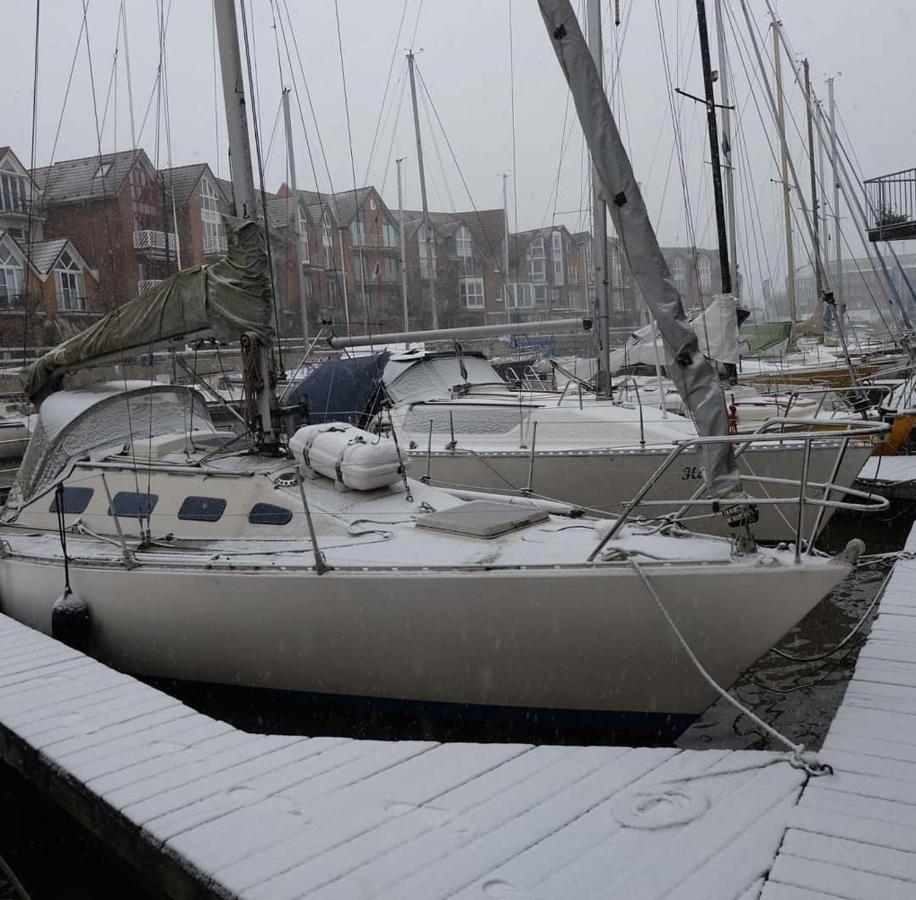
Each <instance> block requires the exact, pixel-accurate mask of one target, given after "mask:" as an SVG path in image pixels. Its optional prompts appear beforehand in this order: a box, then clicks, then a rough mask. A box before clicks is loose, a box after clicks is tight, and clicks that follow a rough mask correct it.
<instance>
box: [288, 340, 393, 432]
mask: <svg viewBox="0 0 916 900" xmlns="http://www.w3.org/2000/svg"><path fill="white" fill-rule="evenodd" d="M389 356H391V354H390V353H389V352H388V351H387V350H383V351H382V352H380V353H373V354H372V355H370V356H357V357H341V358H340V359H329V360H327V362H323V363H322V364H321V365H320V366H318V367H317V368H316V369H314V370H313V371H312V372H309V374H308V375H307V376H306V377H305V378H304V379H303V380H302V382H301V383H300V384H298V385H297V386H296V387H295V388H293V389H292V390H291V391H290V392H289V393H288V394H287V395H286V397H285V398H284V403H285V404H288V405H290V406H294V405H297V404H298V403H299V401H300V399H301V398H303V397H307V398H308V422H309V424H310V425H323V424H324V423H326V422H348V423H350V424H351V425H355V426H356V427H357V428H365V427H366V424H367V423H368V422H369V420H370V419H371V418H372V417H373V416H374V415H375V414H376V413H377V412H378V409H379V406H380V404H381V402H382V400H383V399H384V387H383V385H382V375H383V374H384V372H385V366H386V364H387V363H388V357H389Z"/></svg>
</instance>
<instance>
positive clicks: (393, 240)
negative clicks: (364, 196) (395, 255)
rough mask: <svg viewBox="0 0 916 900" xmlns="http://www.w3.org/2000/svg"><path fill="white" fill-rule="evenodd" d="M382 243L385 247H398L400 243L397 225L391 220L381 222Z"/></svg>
mask: <svg viewBox="0 0 916 900" xmlns="http://www.w3.org/2000/svg"><path fill="white" fill-rule="evenodd" d="M382 243H383V244H384V245H385V246H386V247H398V246H400V243H401V235H400V233H399V232H398V226H397V225H393V224H392V223H391V222H388V221H385V222H383V223H382Z"/></svg>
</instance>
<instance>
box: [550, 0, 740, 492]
mask: <svg viewBox="0 0 916 900" xmlns="http://www.w3.org/2000/svg"><path fill="white" fill-rule="evenodd" d="M538 3H539V5H540V9H541V15H542V16H543V18H544V24H545V25H546V26H547V32H548V34H549V35H550V38H551V42H552V43H553V48H554V50H555V51H556V54H557V59H558V60H559V63H560V68H561V69H562V70H563V74H564V75H565V76H566V80H567V82H568V83H569V89H570V91H571V92H572V95H573V100H574V101H575V104H576V112H577V113H578V116H579V122H580V123H581V125H582V131H583V132H584V134H585V139H586V141H587V142H588V148H589V152H590V153H591V157H592V162H593V163H594V166H595V170H596V172H597V173H598V176H599V178H600V179H601V182H602V187H603V189H604V196H605V197H607V198H608V209H609V210H610V213H611V216H612V218H613V221H614V226H615V227H616V229H617V235H618V237H619V239H620V241H621V243H622V245H623V248H624V252H625V253H626V256H627V261H628V262H629V265H630V270H631V271H632V273H633V278H634V280H635V281H636V284H637V286H638V287H639V290H640V292H641V293H642V296H643V297H644V298H645V300H646V303H647V304H648V305H649V308H650V309H651V310H652V314H653V315H654V317H655V321H656V323H657V324H658V329H659V332H660V333H661V336H662V339H663V341H664V344H665V350H666V356H667V364H666V368H667V371H668V376H669V377H670V378H671V379H672V381H674V384H675V386H676V387H677V389H678V392H679V393H680V395H681V397H683V399H684V402H685V403H686V405H687V407H688V408H689V409H690V412H691V414H692V415H693V418H694V420H695V422H696V426H697V430H698V431H699V433H700V434H701V435H704V436H715V435H725V434H728V414H727V413H726V410H725V400H724V398H723V395H722V390H721V388H720V387H719V383H718V379H717V378H716V375H715V372H714V371H713V369H712V366H710V364H709V363H708V362H707V361H706V360H705V359H704V358H703V354H702V353H701V351H700V348H699V344H698V342H697V336H696V333H695V332H694V331H693V329H691V327H690V326H689V325H688V323H687V319H686V317H685V315H684V307H683V304H682V303H681V297H680V294H679V293H678V290H677V288H676V287H675V284H674V281H673V279H672V278H671V273H670V272H669V271H668V265H667V263H666V262H665V258H664V257H663V256H662V253H661V250H660V248H659V245H658V238H657V237H656V235H655V232H654V231H653V229H652V223H651V221H650V220H649V216H648V214H647V212H646V206H645V203H644V202H643V198H642V194H641V192H640V190H639V185H638V184H637V182H636V178H635V176H634V174H633V167H632V166H631V164H630V160H629V158H628V157H627V153H626V150H625V148H624V146H623V142H622V141H621V139H620V133H619V131H618V130H617V123H616V122H615V121H614V116H613V115H612V113H611V108H610V106H609V105H608V102H607V97H606V96H605V93H604V88H603V86H602V84H601V79H600V78H599V76H598V70H597V69H596V68H595V63H594V61H593V60H592V58H591V55H590V54H589V52H588V46H587V44H586V42H585V38H584V37H583V35H582V29H581V28H580V27H579V22H578V20H577V19H576V14H575V13H574V12H573V9H572V5H571V4H570V3H569V0H538ZM703 450H704V463H705V465H706V476H707V477H706V484H707V490H708V492H709V494H710V495H711V496H713V497H724V496H727V495H729V494H734V493H735V492H736V491H737V490H738V489H739V487H740V481H739V477H738V472H737V468H736V466H735V456H734V452H733V450H732V447H731V445H730V444H707V445H704V448H703Z"/></svg>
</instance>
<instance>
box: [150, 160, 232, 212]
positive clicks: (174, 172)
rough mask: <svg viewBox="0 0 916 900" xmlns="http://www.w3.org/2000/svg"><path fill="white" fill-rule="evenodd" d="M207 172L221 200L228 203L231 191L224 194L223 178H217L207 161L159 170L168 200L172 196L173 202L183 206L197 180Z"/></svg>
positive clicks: (192, 191)
mask: <svg viewBox="0 0 916 900" xmlns="http://www.w3.org/2000/svg"><path fill="white" fill-rule="evenodd" d="M207 173H209V177H210V181H211V183H213V184H214V186H215V187H216V189H217V190H218V191H219V192H220V193H221V194H222V195H223V200H224V201H225V202H226V203H227V204H228V203H229V202H230V199H231V196H232V194H231V192H230V194H229V195H228V196H226V192H225V190H224V188H223V179H221V178H217V177H216V176H215V175H214V174H213V171H212V169H211V168H210V166H208V165H207V163H191V164H190V165H187V166H173V167H172V168H171V169H160V170H159V174H160V175H161V176H162V178H163V181H164V182H165V189H166V193H167V194H168V195H169V200H170V201H171V199H172V197H173V196H174V199H175V203H176V204H177V205H178V206H184V204H186V203H187V202H188V200H189V199H190V197H191V194H193V193H194V189H195V188H196V187H197V184H198V182H199V181H200V179H201V178H202V177H203V175H204V174H207Z"/></svg>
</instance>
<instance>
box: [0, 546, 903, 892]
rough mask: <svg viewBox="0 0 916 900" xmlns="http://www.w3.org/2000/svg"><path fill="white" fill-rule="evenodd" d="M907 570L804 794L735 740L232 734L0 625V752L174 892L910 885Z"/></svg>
mask: <svg viewBox="0 0 916 900" xmlns="http://www.w3.org/2000/svg"><path fill="white" fill-rule="evenodd" d="M908 550H910V551H916V530H914V535H911V538H910V541H909V544H908ZM914 576H916V562H914V561H910V560H902V561H900V562H899V563H898V564H897V567H896V570H895V572H894V576H893V580H892V581H891V582H890V584H889V586H888V588H887V592H886V594H885V597H884V599H883V601H882V606H881V614H880V617H879V618H878V620H877V622H876V624H875V627H874V629H873V631H872V635H871V637H870V639H869V642H868V645H867V646H866V647H865V648H864V649H863V651H862V654H861V657H860V660H859V664H858V667H857V670H856V674H855V678H854V679H853V681H852V682H851V684H850V686H849V690H848V692H847V695H846V698H845V700H844V702H843V705H842V707H841V708H840V710H839V712H838V714H837V718H836V721H835V722H834V725H833V727H832V729H831V731H830V734H829V737H828V739H827V743H826V745H825V748H824V751H823V753H822V757H823V758H824V759H825V760H826V761H827V762H830V763H831V764H832V765H833V766H834V767H835V768H836V774H835V775H833V776H824V777H821V778H815V779H812V780H810V781H809V782H808V784H807V786H805V784H804V782H805V778H804V775H803V773H801V772H800V771H798V770H796V769H794V768H792V767H790V766H789V765H788V764H787V763H786V762H785V761H784V759H783V758H782V757H781V756H780V755H779V754H775V753H763V752H755V751H740V752H735V751H719V750H707V751H688V750H677V749H646V748H623V747H549V746H542V747H531V746H525V745H505V744H491V745H471V744H437V743H433V742H418V741H404V742H382V741H358V740H352V739H342V738H333V737H319V738H306V737H286V736H263V735H254V734H248V733H244V732H241V731H239V730H237V729H235V728H233V727H232V726H230V725H227V724H225V723H223V722H219V721H217V720H214V719H211V718H209V717H207V716H205V715H202V714H200V713H197V712H195V711H194V710H192V709H190V708H189V707H187V706H185V705H183V704H182V703H181V702H179V701H178V700H175V699H173V698H172V697H170V696H168V695H166V694H163V693H161V692H159V691H157V690H155V689H153V688H151V687H148V686H147V685H145V684H142V683H140V682H138V681H136V680H134V679H132V678H130V677H128V676H126V675H122V674H120V673H117V672H115V671H113V670H111V669H109V668H107V667H106V666H104V665H102V664H100V663H98V662H96V661H94V660H92V659H90V658H88V657H85V656H83V655H82V654H80V653H78V652H76V651H74V650H71V649H69V648H68V647H65V646H63V645H62V644H59V643H57V642H55V641H53V640H51V639H49V638H48V637H46V636H44V635H42V634H40V633H38V632H35V631H32V630H30V629H29V628H26V627H25V626H23V625H21V624H19V623H18V622H15V621H13V620H12V619H9V618H7V617H5V616H2V615H0V756H2V757H3V759H4V760H5V761H6V762H7V763H9V764H11V765H13V766H14V767H15V768H17V769H18V770H20V771H22V772H24V773H25V774H26V776H27V777H29V778H30V779H31V780H32V781H33V782H34V783H36V784H37V785H38V786H39V788H41V789H42V790H44V791H46V792H47V793H49V794H50V795H51V796H53V797H54V798H55V799H56V800H57V801H58V802H59V803H60V804H61V805H62V806H64V808H66V809H67V810H68V811H69V812H70V813H71V814H72V815H74V816H75V817H76V818H77V819H78V820H79V821H80V822H81V823H82V824H83V825H84V826H85V827H86V828H88V829H89V830H91V831H93V832H95V833H96V834H97V835H99V836H100V837H101V838H102V839H103V840H105V841H106V842H107V843H108V844H109V846H111V848H112V850H113V852H116V853H118V854H119V855H121V856H122V857H124V858H125V859H127V860H128V861H129V862H130V863H131V864H132V865H134V866H136V867H138V868H140V869H142V870H143V871H144V873H145V874H146V875H147V877H149V878H150V879H152V881H153V882H154V883H153V887H154V888H157V889H158V890H160V891H162V892H163V893H166V894H169V895H172V896H187V897H190V896H195V897H199V896H219V897H229V896H243V897H251V898H270V900H273V898H287V897H289V898H294V897H306V896H307V897H320V898H351V897H353V898H357V897H358V898H363V897H370V896H371V897H389V898H401V897H411V898H444V897H460V898H467V900H471V898H480V900H491V898H498V897H504V898H508V897H517V898H537V900H547V898H557V900H560V898H564V900H565V898H568V897H583V898H584V897H589V898H591V897H607V898H617V897H626V898H628V900H630V898H637V900H638V898H657V900H661V898H681V900H692V898H703V900H710V898H719V897H721V898H739V900H751V898H758V897H761V898H762V900H816V898H821V900H823V898H831V897H841V898H850V900H859V898H862V900H865V898H869V900H870V898H874V897H884V898H904V897H906V898H910V897H913V896H916V666H914V663H916V590H914V589H913V587H912V582H913V578H914ZM774 859H775V862H774Z"/></svg>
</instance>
